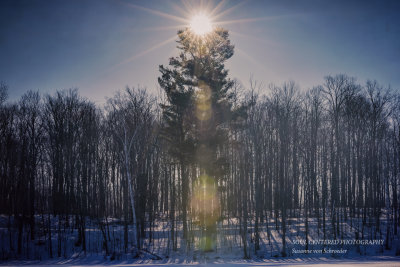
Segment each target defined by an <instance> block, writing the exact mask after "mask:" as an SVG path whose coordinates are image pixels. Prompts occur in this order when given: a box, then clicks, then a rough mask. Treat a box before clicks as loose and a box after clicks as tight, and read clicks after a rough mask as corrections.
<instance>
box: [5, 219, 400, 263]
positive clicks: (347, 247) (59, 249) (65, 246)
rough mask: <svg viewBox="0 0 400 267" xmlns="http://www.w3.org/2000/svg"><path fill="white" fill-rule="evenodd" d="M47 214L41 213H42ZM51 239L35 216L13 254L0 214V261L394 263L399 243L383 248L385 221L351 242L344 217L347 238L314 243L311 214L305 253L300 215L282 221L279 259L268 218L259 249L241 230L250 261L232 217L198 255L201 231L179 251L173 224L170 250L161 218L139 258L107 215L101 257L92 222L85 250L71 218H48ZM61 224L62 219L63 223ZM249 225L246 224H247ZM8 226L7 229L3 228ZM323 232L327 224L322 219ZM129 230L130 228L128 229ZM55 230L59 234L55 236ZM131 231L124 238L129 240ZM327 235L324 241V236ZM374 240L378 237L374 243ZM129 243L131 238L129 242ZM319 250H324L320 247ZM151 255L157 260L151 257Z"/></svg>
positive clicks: (276, 234)
mask: <svg viewBox="0 0 400 267" xmlns="http://www.w3.org/2000/svg"><path fill="white" fill-rule="evenodd" d="M46 216H47V215H46ZM50 218H51V228H52V229H51V232H52V233H51V242H50V239H49V233H48V230H46V231H47V232H46V231H45V230H40V229H46V227H43V223H45V222H46V220H43V218H42V217H40V216H38V217H37V227H38V231H37V233H36V238H35V240H33V241H30V239H29V227H28V226H26V227H25V231H24V234H23V237H22V240H23V241H22V251H21V254H20V255H18V254H17V252H16V250H17V239H18V233H17V229H16V228H15V227H10V228H9V224H10V225H13V218H9V217H7V216H0V241H1V243H0V244H1V247H0V265H1V266H3V265H4V266H14V265H61V264H63V265H65V264H66V265H71V266H83V265H90V266H97V265H115V266H139V265H140V266H141V265H145V266H160V265H165V266H176V265H179V266H193V265H198V266H208V265H215V266H221V267H222V266H238V267H239V266H302V265H303V266H310V265H312V266H315V267H317V266H332V265H337V264H339V265H341V266H355V265H359V266H400V256H396V254H397V255H399V251H400V242H399V237H398V236H395V237H394V238H393V240H391V242H390V249H388V250H387V249H385V245H384V243H385V233H386V222H385V220H384V218H383V219H382V220H381V230H380V231H379V232H378V234H377V235H375V232H374V229H373V226H371V227H367V226H365V229H364V239H363V240H367V241H368V240H378V241H376V242H377V244H367V245H363V244H361V245H360V244H354V243H351V242H354V241H355V240H361V238H357V234H356V232H357V231H358V227H360V225H361V224H360V223H359V221H358V220H356V219H349V220H348V221H347V222H346V223H343V225H340V227H341V232H342V233H343V234H342V235H341V236H340V237H337V239H336V240H345V241H346V240H348V241H346V242H350V243H346V242H343V243H342V244H329V245H327V244H325V245H322V244H317V243H315V242H317V241H318V240H323V232H322V229H321V228H320V229H319V228H318V222H317V220H316V219H315V218H312V219H309V240H311V241H314V243H313V244H310V245H309V246H308V252H309V253H305V251H304V250H305V249H306V247H305V245H304V244H303V243H302V242H304V240H305V224H304V220H303V219H295V218H291V219H288V226H287V236H286V243H287V249H286V251H287V257H284V258H282V257H281V254H280V252H281V250H282V232H281V230H280V229H276V228H275V225H276V224H275V222H274V220H273V219H271V220H269V222H268V225H267V224H265V223H264V224H263V226H262V228H261V231H260V238H261V242H260V250H259V251H257V252H255V250H254V233H253V228H252V227H249V230H248V234H247V245H248V252H249V254H250V257H251V260H244V259H243V255H244V254H243V243H242V239H241V236H240V229H239V226H238V221H237V220H235V219H230V220H224V221H221V222H219V224H218V237H217V243H216V250H215V251H214V252H208V253H204V252H202V251H201V250H200V249H199V244H200V242H201V231H200V230H199V229H194V230H193V233H194V234H195V237H194V249H191V250H190V251H186V252H185V251H183V250H182V249H181V248H180V247H181V245H182V243H181V240H180V238H179V237H180V236H181V235H182V233H181V230H180V229H181V227H180V226H178V236H179V237H178V240H177V241H178V242H177V245H178V250H177V251H173V249H172V244H171V241H170V240H169V235H170V224H169V223H168V222H167V221H162V220H160V221H157V223H156V224H155V225H154V227H153V229H152V235H153V236H152V238H151V242H150V236H149V231H146V235H147V236H146V238H145V239H144V240H143V244H142V247H143V248H144V251H142V252H141V253H140V254H139V256H137V257H133V254H134V253H132V252H133V249H132V248H130V249H128V251H127V252H125V250H124V247H123V246H124V245H123V244H124V241H123V240H124V233H123V224H122V223H121V221H120V220H117V219H111V218H108V219H107V225H108V226H107V228H106V235H107V239H108V241H107V245H108V249H109V254H108V255H106V253H105V249H104V235H103V233H102V232H101V230H100V228H99V222H98V221H91V220H89V219H88V220H87V228H86V231H85V233H86V248H87V252H86V253H84V252H83V251H82V246H79V245H78V246H77V245H76V241H77V238H78V234H77V230H76V229H75V228H74V227H73V225H74V223H73V219H72V218H71V223H70V226H69V228H66V229H63V230H61V231H58V229H59V228H58V226H59V225H58V223H59V220H58V218H57V217H53V216H51V217H50ZM63 224H64V223H63ZM249 225H251V222H250V223H249ZM9 229H11V232H10V231H9ZM327 229H328V230H327V232H328V233H329V231H330V227H329V222H328V221H327ZM130 231H131V229H130ZM58 232H59V233H60V236H58ZM132 236H133V235H132V233H130V234H129V237H130V238H132ZM330 238H331V237H330V235H328V236H327V239H328V240H330ZM379 240H382V242H380V241H379ZM129 244H130V246H131V244H132V240H131V239H130V240H129ZM50 245H51V246H52V253H53V255H52V256H53V257H50V255H49V248H50V247H49V246H50ZM324 249H325V251H324ZM154 255H158V256H159V257H160V258H161V259H159V260H156V259H155V257H154Z"/></svg>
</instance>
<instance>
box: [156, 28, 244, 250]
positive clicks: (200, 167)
mask: <svg viewBox="0 0 400 267" xmlns="http://www.w3.org/2000/svg"><path fill="white" fill-rule="evenodd" d="M177 42H178V49H180V54H179V56H178V57H173V58H170V61H169V65H170V67H169V68H168V67H164V66H163V65H161V66H160V72H161V74H162V76H161V77H160V78H159V80H158V81H159V84H160V86H161V87H162V88H163V89H164V90H165V93H166V96H167V101H168V102H167V103H166V104H163V105H162V106H161V107H162V110H163V119H164V128H163V129H164V131H163V133H164V137H165V138H166V139H167V140H168V141H169V144H170V146H169V147H170V150H169V152H170V154H171V155H172V156H173V157H174V158H175V159H176V160H177V163H178V165H179V171H180V177H181V181H182V182H181V184H182V194H181V196H182V207H181V208H182V219H183V235H184V239H187V238H188V228H187V220H188V218H187V210H188V205H189V201H188V200H189V175H188V174H189V171H188V170H189V165H191V164H192V165H193V166H196V170H197V175H198V176H199V177H193V178H194V179H195V180H194V181H193V183H194V184H195V185H197V187H196V186H195V187H194V188H203V189H197V190H196V189H194V191H195V192H193V193H192V195H193V196H192V202H193V200H195V202H196V205H197V208H194V210H195V213H196V214H197V215H198V216H199V221H200V225H201V227H202V229H203V230H204V232H205V237H206V238H205V240H206V241H205V244H203V249H204V250H206V251H208V250H212V249H213V246H214V244H213V243H214V242H213V240H214V238H215V236H216V220H217V219H218V218H219V216H220V209H219V203H218V202H219V201H218V198H217V188H218V182H219V180H220V179H221V178H222V177H223V176H224V174H225V173H226V170H227V166H226V165H227V164H226V162H227V161H226V160H225V159H224V157H223V154H222V153H221V151H222V147H223V146H224V144H225V142H226V140H227V139H228V126H229V122H230V121H231V120H232V119H234V118H235V116H236V115H235V114H236V113H235V112H233V110H232V100H233V98H234V97H235V95H234V93H233V92H231V91H232V90H231V89H232V87H233V85H234V81H232V80H230V79H229V78H228V71H227V70H226V69H225V65H224V63H225V61H226V60H227V59H229V58H230V57H232V55H233V48H234V47H233V45H232V44H231V43H230V40H229V34H228V31H227V30H224V29H222V28H215V29H214V30H213V31H212V32H210V33H208V34H206V35H203V36H198V35H196V34H194V33H193V32H192V31H191V29H189V28H187V29H185V30H180V31H178V41H177ZM199 190H202V191H199ZM192 216H194V214H192Z"/></svg>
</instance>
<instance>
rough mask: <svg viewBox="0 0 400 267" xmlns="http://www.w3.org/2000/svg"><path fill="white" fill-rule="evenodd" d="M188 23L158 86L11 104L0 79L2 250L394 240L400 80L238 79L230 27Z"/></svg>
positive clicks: (162, 252) (177, 250)
mask: <svg viewBox="0 0 400 267" xmlns="http://www.w3.org/2000/svg"><path fill="white" fill-rule="evenodd" d="M197 19H198V20H202V19H204V18H197ZM200 24H201V25H204V23H203V22H201V23H200ZM193 27H194V26H193ZM193 27H192V28H186V29H184V30H180V31H179V32H178V36H177V43H178V48H179V54H177V55H175V57H172V58H170V60H169V64H168V65H166V66H164V65H160V66H159V71H160V75H159V78H158V83H159V86H160V88H161V90H160V92H161V93H160V94H159V95H158V96H154V95H152V94H150V93H148V92H147V91H146V89H144V88H126V89H125V90H121V91H119V92H117V93H116V94H114V95H113V96H111V97H110V98H109V99H108V101H107V103H106V104H105V105H104V106H98V105H95V104H94V103H93V102H91V101H90V99H86V98H83V97H81V96H80V95H79V90H77V89H70V90H61V91H57V92H55V93H51V94H46V95H41V94H39V92H35V91H29V92H27V93H25V94H24V95H23V96H22V97H21V99H20V100H19V101H17V102H10V101H7V90H8V88H7V85H6V84H5V83H2V85H1V89H0V124H1V127H0V149H1V150H0V203H1V204H0V214H2V215H1V224H2V226H1V227H2V229H1V234H0V238H1V240H0V241H1V244H2V247H1V249H0V259H1V260H7V259H12V258H29V259H42V257H70V256H71V253H74V252H82V253H97V254H100V255H105V256H107V257H109V258H110V259H115V258H118V257H120V256H121V255H123V254H124V253H125V254H126V253H132V254H134V255H136V256H140V255H144V254H146V255H150V256H149V257H155V258H165V257H167V256H170V255H174V254H175V255H176V254H180V255H186V256H187V257H193V258H194V257H195V256H196V255H198V254H196V253H212V252H213V253H215V252H218V251H221V252H224V253H225V252H226V251H228V252H229V251H230V252H234V253H235V251H236V250H237V251H240V257H242V258H252V257H255V256H257V257H270V256H275V257H287V256H293V254H292V248H293V247H294V244H293V239H295V238H300V237H301V238H303V239H305V240H307V241H308V240H309V239H321V240H338V239H346V238H353V239H356V240H371V239H382V240H384V243H383V244H381V245H380V246H378V248H377V249H378V250H382V251H383V250H397V253H400V247H398V246H399V244H398V242H397V240H398V236H399V234H400V233H399V226H400V210H399V209H400V206H399V193H400V192H399V185H400V184H399V182H400V95H399V92H398V91H396V90H391V89H390V88H387V87H384V86H382V85H381V84H380V83H378V82H376V81H374V80H369V81H367V82H366V83H365V84H360V83H359V82H358V81H357V79H356V78H355V77H350V76H348V75H346V74H337V75H327V76H326V77H325V78H324V83H323V84H319V85H318V84H316V85H315V87H313V88H311V89H308V90H305V89H304V88H299V86H298V85H297V84H296V82H294V81H288V82H284V83H282V84H270V85H268V86H263V85H262V84H260V83H257V81H255V80H252V82H251V86H250V88H244V86H242V85H241V84H240V83H239V82H238V81H237V80H235V79H234V78H233V77H230V76H229V73H228V70H227V68H226V67H225V63H226V61H227V60H229V59H230V58H231V57H232V56H234V46H233V44H232V43H231V42H230V39H229V33H228V31H227V30H225V29H223V28H219V27H215V28H212V29H209V28H200V29H198V31H195V30H194V28H193ZM276 238H278V239H279V240H280V241H279V240H278V241H277V240H276ZM308 248H309V245H308V244H307V245H306V249H308ZM350 249H353V250H355V251H356V252H357V253H358V254H359V255H366V254H367V252H366V250H365V249H364V250H363V247H360V246H353V247H351V248H350ZM43 255H45V256H43Z"/></svg>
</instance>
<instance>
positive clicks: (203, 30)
mask: <svg viewBox="0 0 400 267" xmlns="http://www.w3.org/2000/svg"><path fill="white" fill-rule="evenodd" d="M190 28H191V29H192V31H193V32H194V33H195V34H197V35H200V36H203V35H205V34H207V33H209V32H211V30H212V24H211V20H210V18H209V17H208V16H207V15H204V14H198V15H195V16H193V18H192V19H191V21H190Z"/></svg>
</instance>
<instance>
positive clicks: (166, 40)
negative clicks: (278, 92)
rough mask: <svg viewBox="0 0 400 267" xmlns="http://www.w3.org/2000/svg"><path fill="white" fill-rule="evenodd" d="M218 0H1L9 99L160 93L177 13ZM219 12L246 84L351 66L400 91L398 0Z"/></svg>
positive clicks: (264, 4) (240, 5)
mask: <svg viewBox="0 0 400 267" xmlns="http://www.w3.org/2000/svg"><path fill="white" fill-rule="evenodd" d="M219 3H220V1H181V0H178V1H172V0H171V1H168V0H158V1H140V0H136V1H135V0H107V1H85V0H83V1H78V0H73V1H59V0H55V1H35V0H31V1H19V0H16V1H1V2H0V81H3V82H5V83H6V84H7V85H8V86H9V95H10V99H11V100H17V99H18V98H19V97H20V96H21V95H22V94H23V93H24V92H26V91H27V90H30V89H33V90H40V92H42V93H52V92H54V91H55V90H58V89H67V88H75V87H76V88H79V92H80V93H81V95H83V96H85V97H88V98H89V99H91V100H93V101H95V102H96V103H99V104H101V103H103V102H104V101H105V97H106V96H108V97H110V96H112V95H113V93H114V92H115V91H116V90H118V89H123V88H124V87H126V86H127V85H128V86H138V85H140V86H145V87H147V88H148V90H149V91H151V92H153V93H156V91H157V86H158V85H157V77H158V76H159V72H158V66H159V65H160V64H167V62H168V58H169V57H171V56H175V55H177V52H178V51H177V49H176V43H175V42H174V40H175V39H176V38H175V37H176V32H177V30H178V29H179V28H182V27H183V26H184V25H185V23H183V22H182V21H180V20H176V17H178V18H190V13H196V12H197V11H198V10H200V9H204V8H205V6H209V7H210V8H212V7H216V6H217V5H218V4H219ZM183 11H184V12H183ZM217 13H218V14H221V16H220V17H219V18H218V19H215V20H216V22H218V23H221V24H220V25H221V26H223V27H224V28H226V29H228V30H229V31H230V32H231V40H232V42H233V44H234V45H235V55H234V56H233V57H232V58H231V59H230V60H229V61H228V62H227V64H226V66H227V68H228V69H229V70H230V77H231V78H237V79H239V80H240V81H241V82H242V83H243V84H244V85H245V86H247V85H248V80H249V78H250V76H251V75H252V76H253V77H254V79H256V80H258V81H260V82H263V83H264V84H266V85H268V84H269V83H276V84H280V83H282V82H284V81H287V80H294V81H295V82H297V83H298V85H299V86H300V87H301V88H303V89H307V88H309V87H312V86H313V85H318V84H321V83H323V77H324V76H325V75H328V74H337V73H346V74H348V75H350V76H355V77H357V78H358V81H359V82H360V83H364V82H365V81H366V79H376V80H377V81H378V82H379V83H381V84H382V85H384V86H388V85H390V86H391V87H392V88H393V89H394V90H396V91H400V15H399V14H400V1H351V0H350V1H322V0H321V1H318V0H314V1H311V0H308V1H305V0H304V1H303V0H298V1H285V0H283V1H282V0H276V1H275V0H265V1H261V0H260V1H257V0H249V1H234V0H232V1H229V0H227V1H223V3H221V5H220V9H219V10H218V12H217ZM173 17H175V19H174V18H173ZM218 23H217V24H218Z"/></svg>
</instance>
